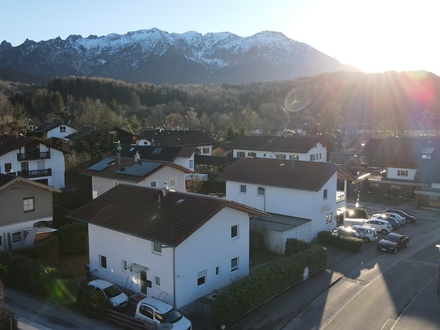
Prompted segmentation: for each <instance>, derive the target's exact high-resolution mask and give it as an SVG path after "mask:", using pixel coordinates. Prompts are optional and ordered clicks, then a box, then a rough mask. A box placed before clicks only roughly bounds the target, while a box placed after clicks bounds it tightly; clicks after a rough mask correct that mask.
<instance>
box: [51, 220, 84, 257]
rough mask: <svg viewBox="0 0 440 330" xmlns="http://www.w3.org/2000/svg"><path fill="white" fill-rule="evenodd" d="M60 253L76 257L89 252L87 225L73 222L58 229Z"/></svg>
mask: <svg viewBox="0 0 440 330" xmlns="http://www.w3.org/2000/svg"><path fill="white" fill-rule="evenodd" d="M58 235H59V237H60V253H61V254H62V255H77V254H83V253H87V252H88V251H89V241H88V240H89V238H88V237H89V236H88V229H87V223H85V222H79V221H75V222H72V223H70V224H67V225H64V226H62V227H60V228H59V229H58Z"/></svg>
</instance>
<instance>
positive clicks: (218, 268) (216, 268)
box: [215, 266, 220, 275]
mask: <svg viewBox="0 0 440 330" xmlns="http://www.w3.org/2000/svg"><path fill="white" fill-rule="evenodd" d="M215 275H220V266H217V267H215Z"/></svg>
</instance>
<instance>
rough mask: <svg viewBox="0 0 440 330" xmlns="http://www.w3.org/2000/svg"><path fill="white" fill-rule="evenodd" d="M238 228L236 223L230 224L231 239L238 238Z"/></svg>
mask: <svg viewBox="0 0 440 330" xmlns="http://www.w3.org/2000/svg"><path fill="white" fill-rule="evenodd" d="M234 228H235V229H234ZM238 229H239V228H238V225H233V226H231V239H237V238H239V231H238ZM234 234H235V236H234Z"/></svg>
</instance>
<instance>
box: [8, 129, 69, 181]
mask: <svg viewBox="0 0 440 330" xmlns="http://www.w3.org/2000/svg"><path fill="white" fill-rule="evenodd" d="M64 154H65V152H64V151H63V150H61V149H60V148H58V147H57V146H55V145H53V144H51V143H50V142H48V141H46V140H41V139H38V138H35V137H25V136H21V135H1V136H0V173H7V174H14V175H18V176H21V177H24V178H27V179H30V180H33V181H37V182H40V183H43V184H47V185H49V186H52V187H55V188H58V189H62V188H64V187H65V179H64V171H65V167H64Z"/></svg>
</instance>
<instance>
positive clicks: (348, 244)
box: [318, 231, 362, 252]
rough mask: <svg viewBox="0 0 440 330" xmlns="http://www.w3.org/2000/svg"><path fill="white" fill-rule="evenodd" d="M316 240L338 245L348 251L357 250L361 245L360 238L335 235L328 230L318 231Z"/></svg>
mask: <svg viewBox="0 0 440 330" xmlns="http://www.w3.org/2000/svg"><path fill="white" fill-rule="evenodd" d="M318 242H319V243H324V244H325V243H326V244H330V245H334V246H338V247H340V248H343V249H347V250H350V251H355V252H357V251H359V250H360V249H361V247H362V239H360V238H357V237H350V236H336V235H333V234H332V233H331V232H329V231H321V232H319V233H318Z"/></svg>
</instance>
